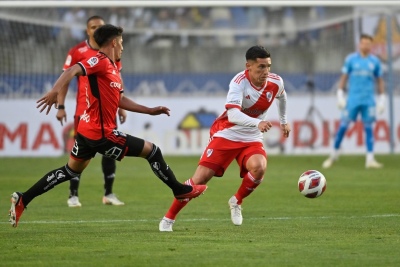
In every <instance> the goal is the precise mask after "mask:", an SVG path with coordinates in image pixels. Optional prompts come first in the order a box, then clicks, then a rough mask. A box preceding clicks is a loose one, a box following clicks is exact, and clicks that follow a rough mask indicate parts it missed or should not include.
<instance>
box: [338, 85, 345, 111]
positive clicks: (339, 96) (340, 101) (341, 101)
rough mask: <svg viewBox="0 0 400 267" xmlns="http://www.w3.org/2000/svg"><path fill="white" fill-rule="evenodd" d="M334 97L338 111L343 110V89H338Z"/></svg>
mask: <svg viewBox="0 0 400 267" xmlns="http://www.w3.org/2000/svg"><path fill="white" fill-rule="evenodd" d="M336 96H337V105H338V107H339V109H344V108H345V107H346V99H345V98H344V92H343V89H341V88H339V89H338V90H337V92H336Z"/></svg>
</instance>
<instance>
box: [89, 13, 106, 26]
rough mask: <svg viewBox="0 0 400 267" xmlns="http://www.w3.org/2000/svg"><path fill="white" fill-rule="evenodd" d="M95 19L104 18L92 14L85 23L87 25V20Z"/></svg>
mask: <svg viewBox="0 0 400 267" xmlns="http://www.w3.org/2000/svg"><path fill="white" fill-rule="evenodd" d="M95 19H101V20H102V21H104V19H103V18H102V17H101V16H97V15H94V16H91V17H90V18H88V19H87V21H86V25H88V24H89V22H91V21H92V20H95Z"/></svg>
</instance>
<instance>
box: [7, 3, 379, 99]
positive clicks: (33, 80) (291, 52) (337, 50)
mask: <svg viewBox="0 0 400 267" xmlns="http://www.w3.org/2000/svg"><path fill="white" fill-rule="evenodd" d="M20 2H21V1H20ZM28 2H33V1H28ZM37 2H42V4H41V6H40V7H35V6H32V7H31V6H29V7H18V8H15V7H14V8H13V7H3V8H1V10H0V30H1V35H0V42H1V47H0V58H1V59H2V62H1V64H0V95H1V98H37V97H38V96H40V95H42V94H43V93H44V92H46V91H47V90H48V89H49V88H51V86H52V84H53V83H54V81H55V79H56V77H58V75H59V74H60V72H61V70H62V67H63V63H64V60H65V57H66V54H67V51H68V50H69V49H70V48H71V47H72V46H73V45H75V44H77V43H78V42H80V41H82V40H84V39H85V38H86V34H85V27H86V19H87V18H88V17H90V16H92V15H100V16H102V17H103V18H104V20H105V21H106V23H111V24H115V25H119V26H122V27H123V28H124V55H123V61H122V62H123V77H124V82H125V86H126V92H127V93H129V94H133V95H142V96H146V95H154V94H156V95H159V96H176V95H223V94H225V93H226V91H227V85H228V83H229V81H230V79H231V77H232V75H234V74H235V73H237V72H239V71H241V70H242V69H243V67H244V53H245V51H246V49H247V48H248V47H250V46H252V45H255V44H260V45H263V46H265V47H266V48H267V49H268V50H270V52H271V54H272V59H273V67H272V71H273V72H276V73H278V74H280V75H281V76H282V77H284V78H285V85H286V90H288V91H289V92H291V93H299V94H304V93H314V92H316V93H329V92H331V90H332V89H333V88H335V83H336V81H337V79H338V76H339V73H340V68H341V65H342V62H343V59H344V57H345V56H346V54H348V53H349V52H351V51H353V50H354V49H355V47H354V42H355V41H354V40H355V38H357V37H356V34H357V32H356V27H355V25H356V21H357V20H358V19H360V18H361V16H362V15H363V14H365V12H364V13H363V12H361V13H355V12H354V8H353V7H350V6H346V7H336V6H294V7H291V6H271V7H269V6H215V7H214V6H213V7H190V6H182V7H179V6H173V7H169V6H168V3H167V2H168V1H165V2H166V3H165V6H159V7H135V6H128V5H127V6H121V5H118V6H117V7H113V6H112V4H113V2H109V3H110V6H108V7H107V6H101V7H97V8H96V7H94V6H91V7H79V2H78V3H77V4H76V6H75V7H74V6H67V7H45V6H43V5H44V4H43V3H45V2H46V1H37ZM60 2H62V1H60ZM69 2H72V1H69ZM117 2H119V3H120V2H122V1H117ZM161 2H162V1H161ZM175 2H176V1H175ZM0 4H1V2H0ZM244 4H245V2H244ZM368 12H369V14H371V9H369V10H368ZM376 14H377V15H379V14H380V13H379V12H376ZM357 23H358V22H357ZM357 25H358V24H357ZM74 90H75V86H71V92H74ZM71 95H73V94H70V96H71Z"/></svg>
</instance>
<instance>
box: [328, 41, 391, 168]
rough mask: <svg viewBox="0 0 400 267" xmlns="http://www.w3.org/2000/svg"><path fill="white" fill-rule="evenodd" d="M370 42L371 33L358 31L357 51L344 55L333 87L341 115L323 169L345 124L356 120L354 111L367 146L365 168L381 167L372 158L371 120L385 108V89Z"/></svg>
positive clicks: (333, 156)
mask: <svg viewBox="0 0 400 267" xmlns="http://www.w3.org/2000/svg"><path fill="white" fill-rule="evenodd" d="M372 42H373V39H372V36H370V35H367V34H362V35H361V37H360V42H359V47H358V48H359V51H358V52H354V53H352V54H350V55H348V56H347V57H346V60H345V62H344V65H343V68H342V76H341V77H340V80H339V85H338V86H339V89H338V90H337V98H338V106H339V108H340V109H343V114H342V118H341V122H340V126H339V130H338V132H337V133H336V137H335V143H334V149H333V151H332V153H331V155H330V156H329V158H328V159H326V160H325V161H324V162H323V164H322V167H323V168H330V167H331V166H332V164H333V163H334V162H335V161H337V160H338V158H339V149H340V144H341V143H342V140H343V137H344V135H345V133H346V131H347V128H348V127H349V124H350V123H351V122H352V121H353V122H354V121H356V120H357V116H358V114H361V119H362V122H363V125H364V131H365V140H366V141H365V142H366V147H367V155H366V161H365V167H366V168H382V167H383V165H382V164H381V163H379V162H377V161H376V160H375V157H374V134H373V123H374V122H375V116H376V111H377V112H378V113H380V114H381V113H383V111H384V109H385V89H384V81H383V78H382V75H383V71H382V67H381V63H380V61H379V59H378V58H377V57H376V56H374V55H372V54H371V46H372ZM375 82H376V83H377V85H378V93H379V95H378V101H377V102H378V103H377V105H376V103H375ZM346 84H347V88H348V97H347V103H346V100H345V97H344V92H343V88H345V86H346ZM375 107H376V109H375Z"/></svg>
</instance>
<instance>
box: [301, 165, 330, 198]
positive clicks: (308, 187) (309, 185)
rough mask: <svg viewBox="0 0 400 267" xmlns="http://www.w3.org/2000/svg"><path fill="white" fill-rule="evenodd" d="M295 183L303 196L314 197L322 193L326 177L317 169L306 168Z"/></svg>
mask: <svg viewBox="0 0 400 267" xmlns="http://www.w3.org/2000/svg"><path fill="white" fill-rule="evenodd" d="M297 185H298V187H299V191H300V193H301V194H303V195H304V196H305V197H308V198H316V197H319V196H320V195H322V194H323V193H324V191H325V189H326V179H325V176H324V175H323V174H322V173H320V172H319V171H316V170H308V171H305V172H303V174H302V175H300V178H299V181H298V183H297Z"/></svg>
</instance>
